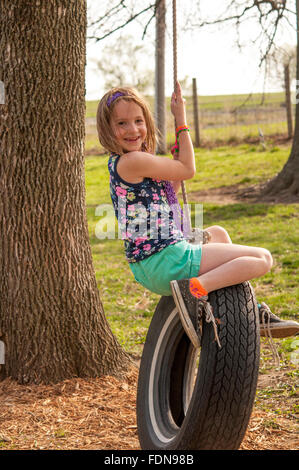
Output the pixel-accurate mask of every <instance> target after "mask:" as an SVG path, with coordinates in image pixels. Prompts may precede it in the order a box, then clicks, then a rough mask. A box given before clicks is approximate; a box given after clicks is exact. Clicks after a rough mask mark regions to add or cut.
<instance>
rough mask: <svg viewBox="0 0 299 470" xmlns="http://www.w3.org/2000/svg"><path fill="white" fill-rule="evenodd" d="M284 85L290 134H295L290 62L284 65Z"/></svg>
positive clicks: (290, 135)
mask: <svg viewBox="0 0 299 470" xmlns="http://www.w3.org/2000/svg"><path fill="white" fill-rule="evenodd" d="M284 86H285V98H286V110H287V122H288V136H289V137H292V136H293V119H292V104H291V92H290V67H289V64H286V65H285V66H284Z"/></svg>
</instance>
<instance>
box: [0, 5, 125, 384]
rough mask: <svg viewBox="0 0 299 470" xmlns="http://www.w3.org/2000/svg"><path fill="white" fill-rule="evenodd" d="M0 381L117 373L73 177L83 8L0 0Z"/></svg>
mask: <svg viewBox="0 0 299 470" xmlns="http://www.w3.org/2000/svg"><path fill="white" fill-rule="evenodd" d="M0 7H1V22H2V30H1V37H0V80H2V81H3V83H4V85H5V104H4V105H0V136H1V138H0V149H1V150H0V152H1V159H0V192H1V197H0V231H1V238H0V259H1V264H0V339H1V341H3V342H4V344H5V364H4V365H3V366H2V370H1V376H2V377H5V376H10V377H12V378H13V379H15V380H17V381H18V382H19V383H30V382H35V383H40V382H44V383H49V382H56V381H60V380H64V379H66V378H70V377H74V376H79V377H95V376H98V375H101V374H107V373H110V374H113V373H115V374H116V373H120V372H122V371H124V370H125V369H126V366H127V365H128V363H129V359H128V357H127V356H126V354H125V353H124V352H123V350H122V349H121V347H120V346H119V344H118V343H117V341H116V339H115V338H114V336H113V334H112V332H111V330H110V328H109V325H108V323H107V321H106V319H105V316H104V311H103V306H102V304H101V300H100V296H99V291H98V288H97V284H96V279H95V274H94V269H93V264H92V257H91V249H90V244H89V236H88V227H87V218H86V209H85V178H84V140H85V79H84V73H85V52H86V51H85V43H86V2H85V0H67V1H66V0H64V1H61V0H52V1H50V2H41V1H40V0H35V1H32V2H28V1H27V0H11V1H10V2H7V1H5V0H0Z"/></svg>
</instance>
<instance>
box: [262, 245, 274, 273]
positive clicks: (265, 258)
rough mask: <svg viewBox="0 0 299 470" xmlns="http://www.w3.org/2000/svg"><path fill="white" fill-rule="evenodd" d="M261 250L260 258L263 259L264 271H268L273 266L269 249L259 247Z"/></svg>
mask: <svg viewBox="0 0 299 470" xmlns="http://www.w3.org/2000/svg"><path fill="white" fill-rule="evenodd" d="M260 250H261V258H262V259H263V261H264V267H265V273H267V272H268V271H270V269H271V268H272V266H273V258H272V255H271V253H270V251H269V250H267V249H266V248H260Z"/></svg>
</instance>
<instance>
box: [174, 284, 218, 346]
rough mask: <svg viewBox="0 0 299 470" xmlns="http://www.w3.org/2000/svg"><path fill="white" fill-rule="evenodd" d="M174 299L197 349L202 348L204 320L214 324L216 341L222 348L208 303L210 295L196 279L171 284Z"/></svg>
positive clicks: (183, 323) (184, 326)
mask: <svg viewBox="0 0 299 470" xmlns="http://www.w3.org/2000/svg"><path fill="white" fill-rule="evenodd" d="M170 286H171V290H172V294H173V299H174V301H175V304H176V306H177V309H178V312H179V315H180V318H181V322H182V325H183V328H184V330H185V332H186V334H187V335H188V337H189V339H190V341H191V342H192V344H193V346H194V347H195V348H199V347H200V342H201V333H202V318H203V316H204V318H205V320H206V321H207V322H212V323H213V327H214V332H215V339H216V341H217V343H218V346H219V347H220V343H219V338H218V335H217V326H216V322H215V318H214V315H213V312H212V307H211V305H210V304H209V302H208V293H207V292H206V291H205V290H204V289H203V287H202V286H201V285H200V283H199V281H198V280H197V279H196V278H192V279H182V280H179V281H171V282H170Z"/></svg>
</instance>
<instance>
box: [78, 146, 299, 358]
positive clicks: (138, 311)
mask: <svg viewBox="0 0 299 470" xmlns="http://www.w3.org/2000/svg"><path fill="white" fill-rule="evenodd" d="M288 154H289V149H287V148H279V147H273V148H272V149H269V150H268V151H266V152H264V151H260V149H259V148H258V147H254V146H250V145H240V146H235V147H228V146H226V147H220V148H217V149H213V150H206V149H203V150H202V149H197V150H196V161H197V175H196V176H195V178H193V180H191V181H190V180H189V181H187V182H186V187H187V191H188V195H189V202H190V203H191V202H192V201H195V200H198V199H195V195H196V192H197V191H199V190H200V189H212V188H221V187H222V186H229V185H234V184H238V185H240V186H241V187H246V186H248V185H252V184H256V183H261V182H263V181H265V180H267V179H269V178H271V177H272V176H273V175H274V174H276V173H277V171H278V170H279V169H280V168H282V166H283V164H284V162H285V161H286V159H287V158H288ZM165 158H167V156H166V157H165ZM107 161H108V157H107V156H102V157H92V156H91V157H87V158H86V170H85V173H86V192H87V194H86V196H87V198H86V199H87V215H88V225H89V234H90V242H91V247H92V256H93V262H94V267H95V272H96V279H97V283H98V287H99V290H100V294H101V299H102V302H103V305H104V310H105V313H106V316H107V318H108V321H109V323H110V325H111V328H112V330H113V332H114V334H115V335H116V337H117V338H118V340H119V342H120V343H121V344H122V345H123V347H124V348H125V349H126V350H127V351H130V352H131V353H135V354H137V355H138V354H140V352H141V349H142V344H143V342H144V339H145V335H146V332H147V329H148V326H149V323H150V320H151V317H152V314H153V312H154V309H155V306H156V304H157V301H158V299H159V296H158V295H156V294H153V293H151V292H149V291H146V290H145V289H144V288H143V287H141V286H140V285H138V284H137V283H136V282H135V280H134V278H133V275H132V274H131V271H130V268H129V266H128V264H127V262H126V260H125V257H124V252H123V242H122V240H118V239H114V240H109V239H106V240H99V239H98V238H97V237H96V235H95V230H96V225H97V223H98V222H99V220H100V217H99V216H96V207H97V206H98V205H100V204H104V203H110V196H109V177H108V170H107ZM193 195H194V198H193ZM214 224H217V225H222V226H223V227H225V228H226V229H227V230H228V232H229V233H230V235H231V238H232V240H233V242H235V243H241V244H248V245H255V246H262V247H265V248H267V249H269V250H270V251H271V252H272V254H273V257H274V266H273V268H272V270H271V272H270V273H268V274H267V275H266V276H264V277H262V278H259V279H257V280H253V281H252V284H253V286H254V288H255V292H256V295H257V297H258V299H260V300H264V301H265V302H267V303H269V305H271V307H273V310H274V311H275V312H276V313H277V314H278V315H281V316H282V317H291V318H292V317H293V318H294V317H295V315H298V297H299V291H298V285H299V269H298V268H299V261H298V256H297V255H296V253H298V241H299V240H298V233H299V217H298V205H297V204H289V205H285V204H276V205H273V204H271V205H270V204H262V203H261V204H247V203H244V204H224V205H219V204H213V203H205V204H204V226H209V225H214Z"/></svg>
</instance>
